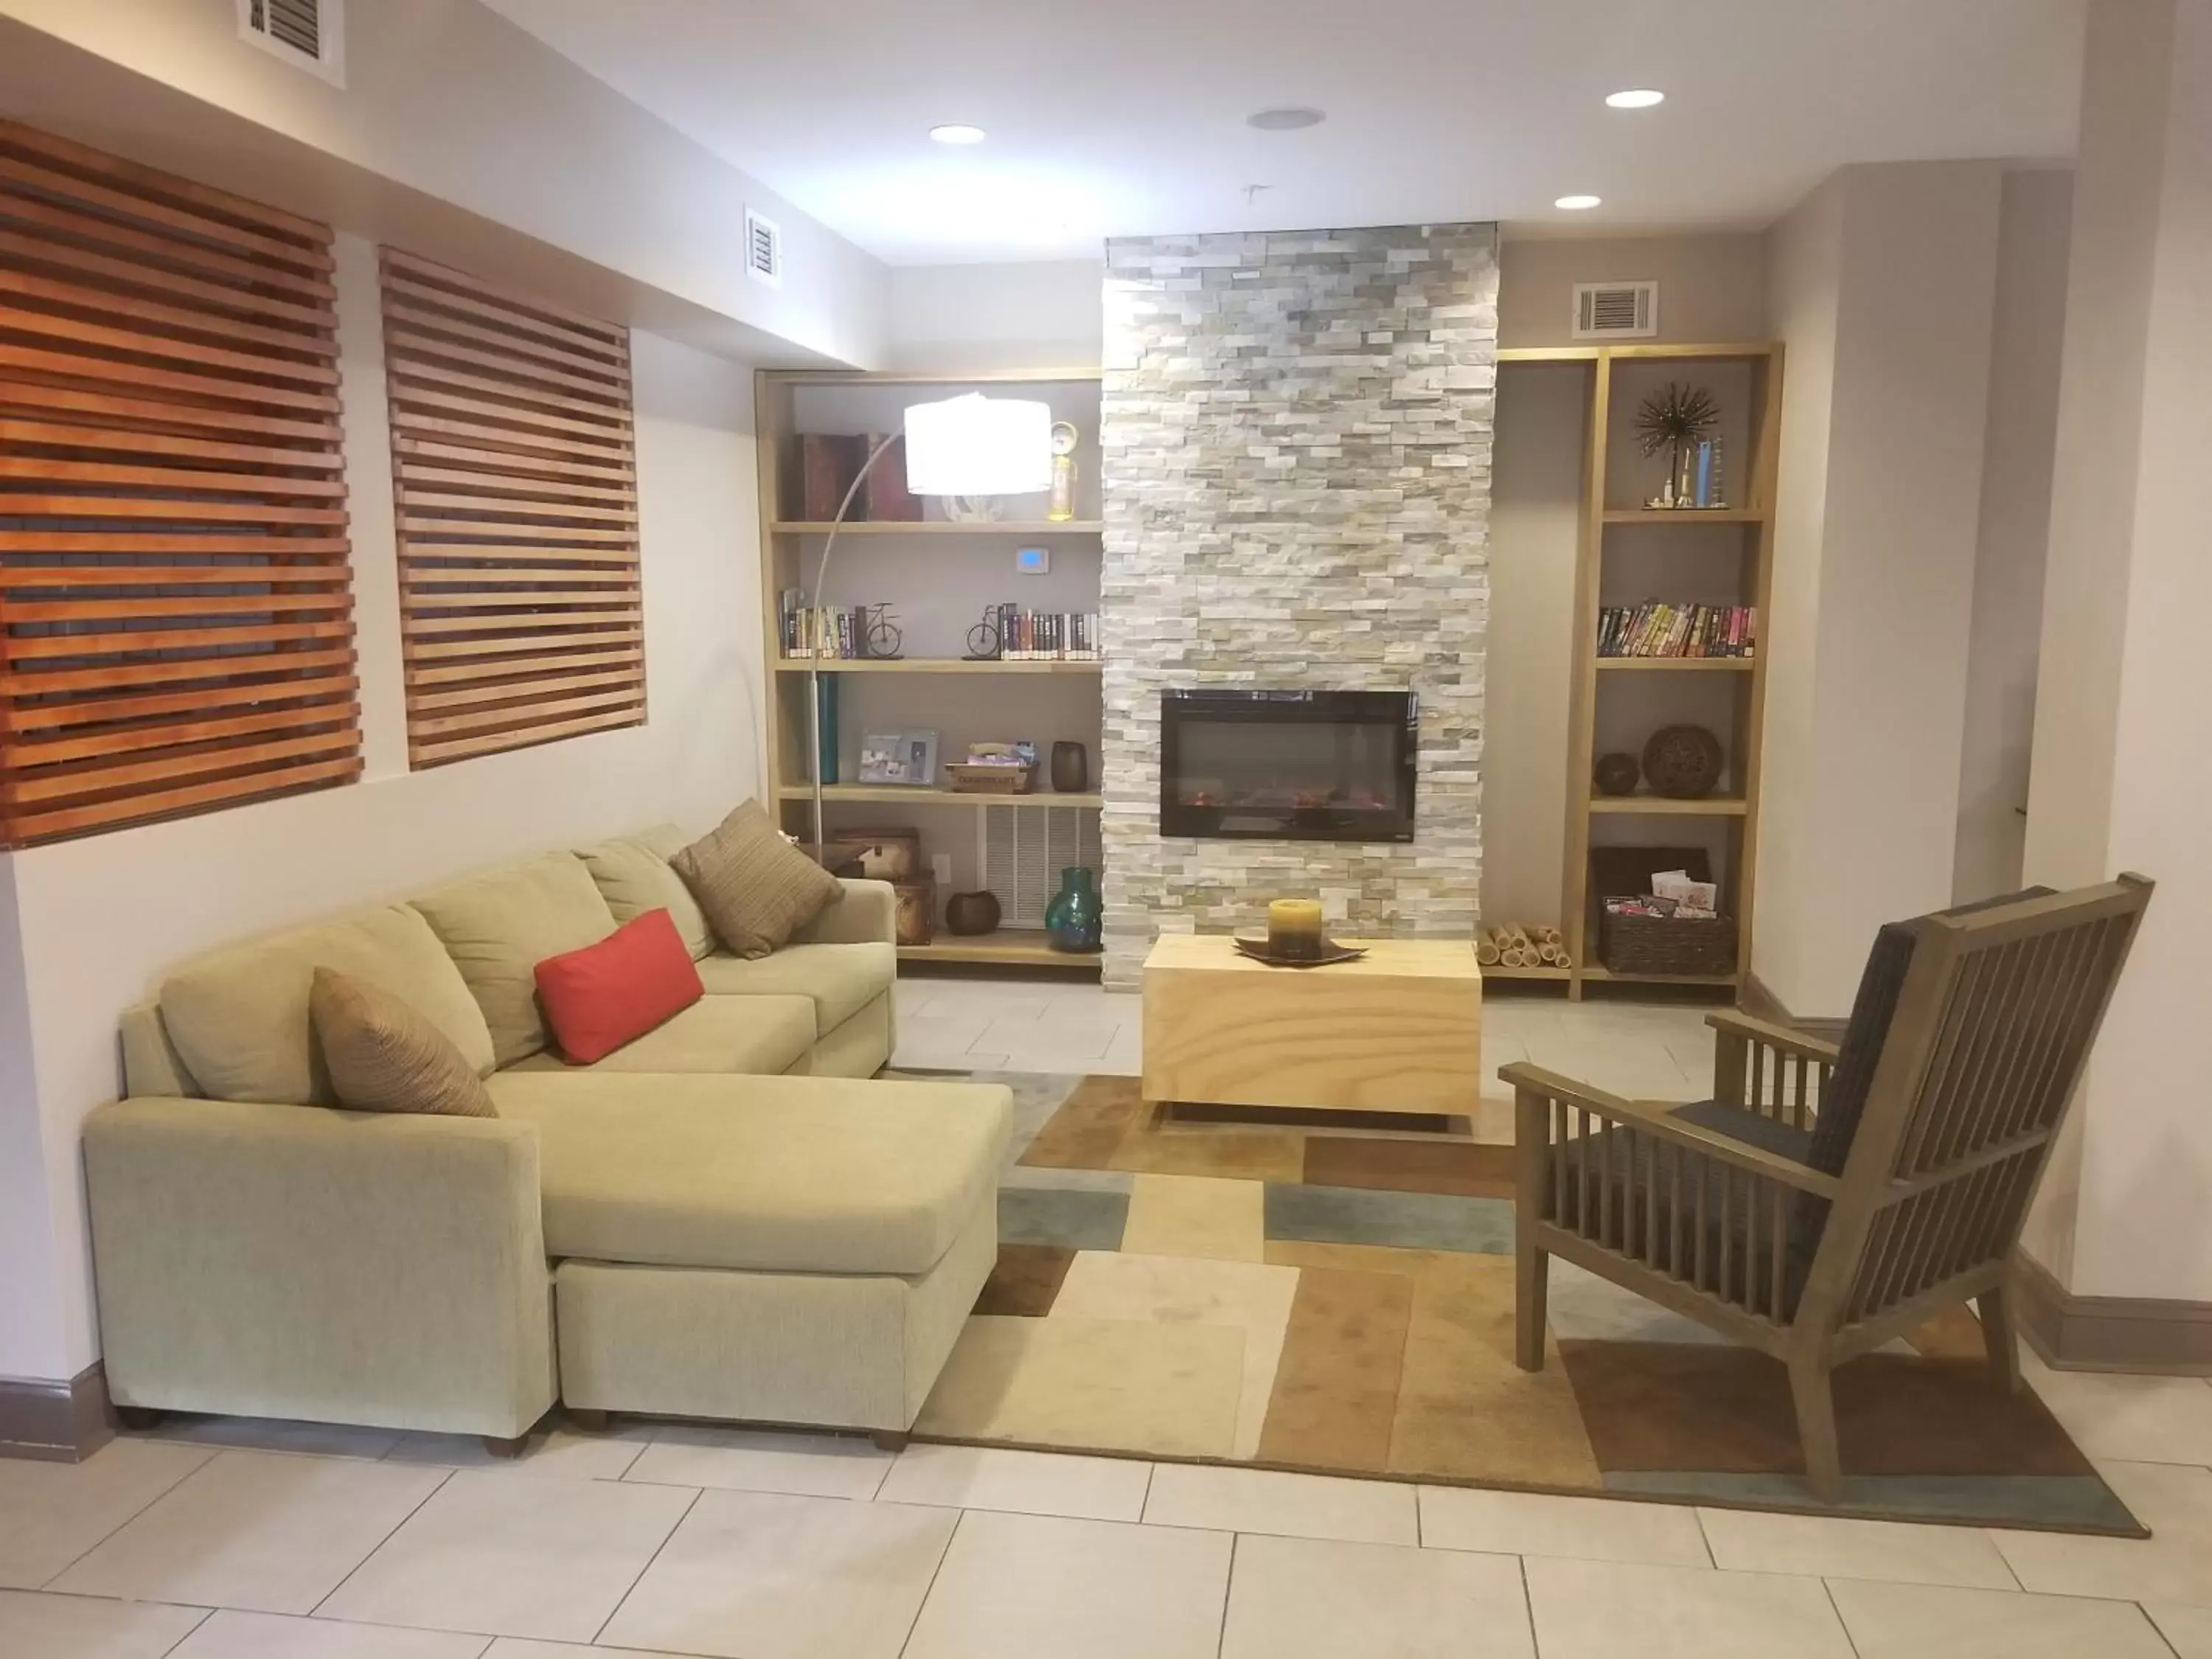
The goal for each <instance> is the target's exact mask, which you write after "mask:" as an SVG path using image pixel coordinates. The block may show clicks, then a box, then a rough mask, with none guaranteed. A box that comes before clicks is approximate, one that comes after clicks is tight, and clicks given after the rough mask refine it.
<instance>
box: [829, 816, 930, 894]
mask: <svg viewBox="0 0 2212 1659" xmlns="http://www.w3.org/2000/svg"><path fill="white" fill-rule="evenodd" d="M829 844H830V846H831V847H833V848H841V849H844V850H847V851H849V852H850V854H852V856H853V857H854V859H855V860H858V863H859V866H860V875H861V876H863V877H864V878H866V879H867V880H870V881H891V882H898V881H911V880H913V879H914V878H915V877H917V876H919V875H920V874H921V830H919V829H906V828H904V827H903V826H902V827H899V828H896V829H832V830H831V831H830V832H829Z"/></svg>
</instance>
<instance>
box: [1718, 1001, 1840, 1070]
mask: <svg viewBox="0 0 2212 1659" xmlns="http://www.w3.org/2000/svg"><path fill="white" fill-rule="evenodd" d="M1705 1024H1708V1025H1710V1026H1711V1027H1712V1028H1713V1030H1716V1031H1718V1032H1719V1033H1721V1035H1722V1036H1735V1037H1742V1038H1745V1039H1747V1040H1748V1041H1750V1042H1763V1043H1765V1045H1766V1046H1767V1047H1768V1048H1779V1049H1780V1050H1781V1051H1782V1052H1783V1053H1784V1054H1802V1056H1804V1058H1806V1059H1807V1060H1818V1061H1819V1062H1820V1064H1821V1065H1823V1066H1832V1065H1834V1064H1835V1063H1836V1057H1837V1056H1838V1054H1840V1053H1841V1052H1842V1050H1841V1049H1839V1048H1837V1046H1836V1045H1835V1044H1834V1043H1832V1042H1824V1041H1823V1040H1822V1039H1820V1038H1819V1037H1816V1036H1807V1035H1806V1034H1805V1033H1804V1032H1802V1031H1793V1030H1790V1028H1789V1027H1788V1026H1786V1025H1777V1024H1773V1023H1772V1022H1771V1021H1769V1020H1764V1019H1753V1018H1752V1017H1751V1016H1750V1015H1749V1014H1740V1013H1737V1012H1735V1010H1734V1009H1733V1008H1727V1009H1722V1010H1720V1011H1718V1012H1714V1013H1710V1014H1707V1015H1706V1016H1705Z"/></svg>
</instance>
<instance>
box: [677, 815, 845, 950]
mask: <svg viewBox="0 0 2212 1659" xmlns="http://www.w3.org/2000/svg"><path fill="white" fill-rule="evenodd" d="M669 862H670V863H671V864H672V865H673V866H675V868H676V873H677V874H678V875H679V876H681V877H683V878H684V885H686V886H687V887H689V888H690V890H691V892H692V896H694V897H696V899H697V900H698V901H699V908H701V909H702V910H704V911H705V912H706V913H707V921H708V926H710V927H713V928H714V937H715V938H717V939H720V940H721V942H722V944H723V945H724V946H725V947H726V948H727V949H728V950H730V951H733V952H735V953H736V954H737V955H738V956H741V957H764V956H766V955H767V954H768V953H769V951H773V950H775V948H776V946H778V945H781V944H783V943H784V942H785V941H786V940H787V939H789V938H790V937H791V936H792V934H793V933H796V932H797V931H798V930H799V928H801V927H805V925H806V924H807V923H808V922H810V921H813V920H814V918H815V917H816V916H817V915H820V914H821V913H822V911H823V909H825V908H828V907H829V905H832V904H835V903H836V902H837V901H838V900H839V899H842V897H844V896H845V890H844V888H843V887H842V886H841V885H839V884H838V881H837V878H836V877H835V876H833V875H831V874H830V873H829V872H828V871H826V870H824V869H823V867H822V866H820V865H818V864H817V863H816V862H815V861H814V860H812V859H811V858H809V857H807V856H806V854H804V853H802V852H800V851H799V849H798V848H795V847H793V846H792V845H791V843H790V842H787V841H786V840H784V838H783V836H782V835H781V833H780V832H779V831H778V830H777V829H776V827H775V824H774V823H770V822H769V816H768V814H767V813H766V812H764V811H762V810H761V806H760V803H759V802H757V801H750V800H749V801H742V802H740V803H739V804H738V805H737V807H736V808H735V809H734V810H732V812H731V813H730V815H729V816H728V817H726V818H724V819H723V820H722V821H721V823H718V824H716V825H715V826H714V829H711V830H709V831H708V833H707V834H705V835H703V836H701V837H700V838H699V839H698V840H697V841H695V842H692V843H691V844H690V846H689V847H687V848H684V850H683V851H682V852H680V853H678V854H676V856H675V857H674V858H672V859H671V860H669Z"/></svg>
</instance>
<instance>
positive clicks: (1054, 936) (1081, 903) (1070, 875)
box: [1044, 864, 1105, 951]
mask: <svg viewBox="0 0 2212 1659" xmlns="http://www.w3.org/2000/svg"><path fill="white" fill-rule="evenodd" d="M1104 923H1105V909H1104V907H1103V905H1102V904H1101V903H1100V902H1099V900H1098V873H1097V871H1095V870H1091V869H1088V868H1086V867H1085V866H1082V865H1079V864H1078V865H1071V866H1068V867H1067V868H1066V869H1065V870H1063V871H1061V872H1060V891H1058V892H1057V893H1054V895H1053V896H1052V902H1050V903H1049V904H1047V905H1046V906H1045V907H1044V927H1045V933H1046V934H1047V936H1048V938H1049V939H1050V940H1051V943H1052V948H1053V949H1054V950H1055V951H1096V950H1097V949H1098V945H1099V939H1100V935H1101V933H1102V931H1103V926H1104Z"/></svg>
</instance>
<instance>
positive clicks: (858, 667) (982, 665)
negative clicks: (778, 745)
mask: <svg viewBox="0 0 2212 1659" xmlns="http://www.w3.org/2000/svg"><path fill="white" fill-rule="evenodd" d="M817 666H819V667H820V668H821V670H822V671H823V673H825V674H1092V675H1096V674H1097V673H1099V672H1101V671H1103V669H1104V667H1105V665H1104V664H1103V663H1102V662H1099V661H1097V659H1089V660H1082V659H1079V660H1076V661H1072V662H1071V661H1065V660H1061V659H1043V660H1041V661H1036V662H1019V661H1018V662H1004V661H1001V660H1000V659H997V658H991V659H986V660H984V661H981V662H969V661H967V660H965V659H963V658H959V657H898V658H894V659H877V658H872V657H823V658H822V659H820V662H819V663H818V664H817V663H816V662H815V661H813V660H812V659H808V658H805V657H786V658H784V659H781V661H779V662H778V663H777V664H776V665H775V671H776V672H777V673H779V674H804V673H805V672H806V671H808V670H810V669H812V668H814V667H817Z"/></svg>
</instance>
